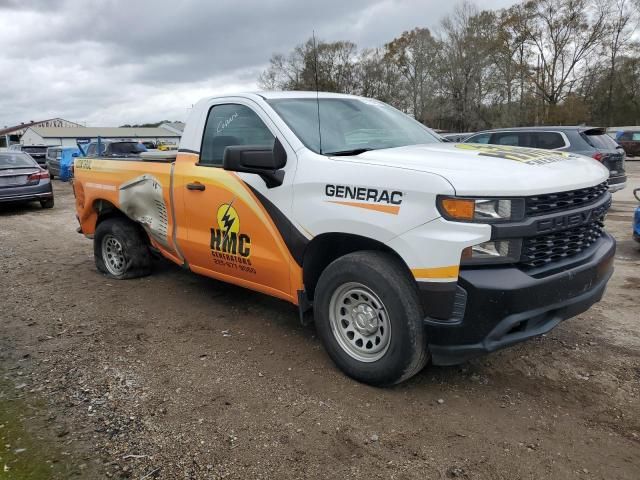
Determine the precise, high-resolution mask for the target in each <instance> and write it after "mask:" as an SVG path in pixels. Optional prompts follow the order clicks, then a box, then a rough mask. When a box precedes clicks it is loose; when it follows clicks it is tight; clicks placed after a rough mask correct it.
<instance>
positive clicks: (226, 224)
mask: <svg viewBox="0 0 640 480" xmlns="http://www.w3.org/2000/svg"><path fill="white" fill-rule="evenodd" d="M230 208H231V204H229V206H228V207H227V210H226V211H225V212H224V215H223V216H222V223H223V228H222V230H224V231H225V233H229V231H230V230H231V227H232V226H233V222H235V221H236V219H235V217H232V216H231V215H229V209H230Z"/></svg>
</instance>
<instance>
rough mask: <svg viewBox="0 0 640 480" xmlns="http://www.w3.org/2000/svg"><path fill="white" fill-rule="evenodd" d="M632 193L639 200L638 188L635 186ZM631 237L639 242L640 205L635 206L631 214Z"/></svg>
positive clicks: (639, 189) (639, 192)
mask: <svg viewBox="0 0 640 480" xmlns="http://www.w3.org/2000/svg"><path fill="white" fill-rule="evenodd" d="M633 195H634V196H635V197H636V199H637V200H638V201H639V202H640V188H636V189H635V190H634V191H633ZM633 239H634V240H635V241H636V242H640V206H637V207H636V211H635V213H634V214H633Z"/></svg>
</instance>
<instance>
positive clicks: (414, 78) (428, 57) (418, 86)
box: [385, 28, 438, 121]
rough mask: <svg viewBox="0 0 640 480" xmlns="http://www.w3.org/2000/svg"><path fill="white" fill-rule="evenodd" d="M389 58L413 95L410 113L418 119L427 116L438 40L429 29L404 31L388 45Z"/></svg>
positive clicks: (387, 55)
mask: <svg viewBox="0 0 640 480" xmlns="http://www.w3.org/2000/svg"><path fill="white" fill-rule="evenodd" d="M385 50H386V54H385V57H386V60H387V61H389V62H391V63H393V64H395V65H396V66H397V68H398V71H399V72H400V76H401V77H402V79H403V80H404V88H405V89H406V93H407V95H408V97H409V98H410V101H411V103H410V106H411V113H413V115H414V116H415V118H417V119H419V120H423V121H424V119H425V118H426V113H427V103H428V97H429V96H430V95H432V92H430V89H429V84H430V83H431V82H430V79H431V78H432V75H433V73H434V72H433V70H434V68H435V59H436V57H437V51H438V43H437V42H436V41H435V39H434V38H433V37H432V36H431V32H430V31H429V29H427V28H416V29H414V30H411V31H410V32H404V33H403V34H402V35H400V37H398V38H395V39H394V40H392V41H391V42H389V43H387V44H386V45H385Z"/></svg>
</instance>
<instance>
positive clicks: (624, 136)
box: [616, 130, 640, 157]
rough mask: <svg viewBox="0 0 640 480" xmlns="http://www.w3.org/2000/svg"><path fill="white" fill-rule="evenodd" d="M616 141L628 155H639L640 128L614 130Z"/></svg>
mask: <svg viewBox="0 0 640 480" xmlns="http://www.w3.org/2000/svg"><path fill="white" fill-rule="evenodd" d="M616 141H617V142H618V143H619V144H620V146H621V147H622V148H624V151H625V152H626V153H627V155H628V156H629V157H637V156H640V130H636V131H632V130H626V131H622V132H616Z"/></svg>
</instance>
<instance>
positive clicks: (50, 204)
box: [40, 197, 55, 208]
mask: <svg viewBox="0 0 640 480" xmlns="http://www.w3.org/2000/svg"><path fill="white" fill-rule="evenodd" d="M54 204H55V202H54V201H53V197H51V198H47V199H46V200H40V206H41V207H42V208H53V205H54Z"/></svg>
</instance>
